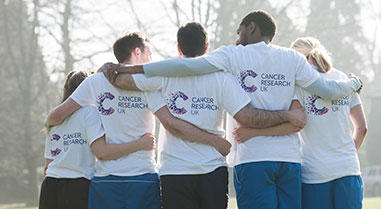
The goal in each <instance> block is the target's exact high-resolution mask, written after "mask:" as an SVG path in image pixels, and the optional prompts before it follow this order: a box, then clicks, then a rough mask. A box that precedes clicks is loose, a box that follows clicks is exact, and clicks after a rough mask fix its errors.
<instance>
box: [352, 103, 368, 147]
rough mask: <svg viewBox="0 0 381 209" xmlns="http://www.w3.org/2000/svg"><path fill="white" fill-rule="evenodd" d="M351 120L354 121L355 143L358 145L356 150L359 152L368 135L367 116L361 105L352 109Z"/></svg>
mask: <svg viewBox="0 0 381 209" xmlns="http://www.w3.org/2000/svg"><path fill="white" fill-rule="evenodd" d="M349 116H350V119H351V121H352V124H353V127H354V132H353V136H352V138H353V141H354V142H355V144H356V149H357V150H359V149H360V146H361V144H362V143H363V141H364V139H365V136H366V133H367V131H368V128H367V124H366V119H365V114H364V111H363V108H362V105H361V104H358V105H356V106H354V107H352V108H351V112H350V115H349Z"/></svg>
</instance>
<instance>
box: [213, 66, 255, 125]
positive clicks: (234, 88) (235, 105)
mask: <svg viewBox="0 0 381 209" xmlns="http://www.w3.org/2000/svg"><path fill="white" fill-rule="evenodd" d="M224 76H225V79H224V82H223V84H222V85H223V86H221V88H220V89H221V91H222V97H221V98H220V100H221V104H222V106H223V108H224V109H225V110H226V111H228V112H229V114H230V115H231V116H233V117H234V115H235V114H236V113H237V112H239V111H240V110H241V109H242V108H244V107H245V106H246V105H247V104H249V103H250V102H251V99H250V97H249V96H248V95H247V93H246V92H245V91H244V90H243V89H242V88H241V86H240V85H239V84H238V81H237V79H236V78H235V77H234V76H233V75H232V74H227V73H224Z"/></svg>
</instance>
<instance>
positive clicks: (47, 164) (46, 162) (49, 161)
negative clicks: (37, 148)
mask: <svg viewBox="0 0 381 209" xmlns="http://www.w3.org/2000/svg"><path fill="white" fill-rule="evenodd" d="M52 161H53V159H49V158H45V166H44V176H46V170H48V166H49V164H50V163H51V162H52Z"/></svg>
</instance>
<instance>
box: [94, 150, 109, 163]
mask: <svg viewBox="0 0 381 209" xmlns="http://www.w3.org/2000/svg"><path fill="white" fill-rule="evenodd" d="M94 155H95V157H96V158H97V159H98V160H100V161H104V160H107V159H106V158H107V157H106V156H105V154H104V153H103V152H99V151H97V152H94Z"/></svg>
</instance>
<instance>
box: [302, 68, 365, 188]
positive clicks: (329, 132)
mask: <svg viewBox="0 0 381 209" xmlns="http://www.w3.org/2000/svg"><path fill="white" fill-rule="evenodd" d="M321 76H323V77H326V78H329V79H335V80H339V79H343V78H345V77H346V75H345V74H344V73H342V72H340V71H338V70H336V69H331V70H330V71H329V72H327V73H322V74H321ZM296 95H297V97H298V99H299V100H300V101H301V103H302V105H303V106H304V107H305V108H306V112H307V125H306V126H305V127H304V129H303V130H302V131H301V132H300V134H301V137H302V140H303V143H302V182H303V183H321V182H327V181H331V180H333V179H336V178H340V177H343V176H346V175H360V164H359V159H358V156H357V151H356V146H355V143H354V141H353V139H352V136H351V135H350V133H351V127H350V125H349V123H350V111H351V108H352V107H354V106H355V105H358V104H360V100H359V97H358V95H357V94H353V95H350V96H345V97H343V98H341V99H337V100H322V99H321V98H319V97H317V96H316V95H313V94H311V93H309V92H307V91H304V90H302V89H297V91H296Z"/></svg>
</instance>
